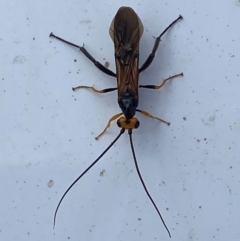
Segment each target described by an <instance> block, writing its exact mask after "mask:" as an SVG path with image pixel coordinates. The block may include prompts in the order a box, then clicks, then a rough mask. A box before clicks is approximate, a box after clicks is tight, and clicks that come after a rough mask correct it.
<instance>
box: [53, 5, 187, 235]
mask: <svg viewBox="0 0 240 241" xmlns="http://www.w3.org/2000/svg"><path fill="white" fill-rule="evenodd" d="M179 19H182V16H179V17H178V18H177V19H176V20H175V21H173V22H172V23H171V24H170V25H169V26H168V27H167V28H166V29H165V30H164V31H163V32H162V33H161V34H160V35H159V36H158V37H157V38H156V40H155V43H154V46H153V49H152V52H151V54H150V55H149V56H148V58H147V60H146V61H145V62H144V64H143V65H142V66H141V67H140V68H139V42H140V38H141V36H142V34H143V25H142V22H141V20H140V18H139V17H138V15H137V14H136V13H135V12H134V10H133V9H132V8H130V7H121V8H120V9H119V10H118V12H117V13H116V15H115V17H114V19H113V20H112V23H111V26H110V29H109V33H110V36H111V38H112V40H113V42H114V49H115V64H116V74H115V73H114V72H112V71H111V70H109V69H107V68H106V67H104V66H103V65H102V64H100V63H99V62H98V61H96V60H95V59H94V58H93V57H92V55H91V54H90V53H89V52H88V51H87V50H86V49H85V48H84V46H82V47H81V46H78V45H76V44H73V43H70V42H68V41H66V40H64V39H62V38H60V37H57V36H56V35H54V34H53V33H51V34H50V37H55V38H57V39H59V40H61V41H63V42H65V43H67V44H69V45H72V46H74V47H77V48H78V49H80V51H81V52H82V53H83V54H84V55H85V56H86V57H87V58H88V59H89V60H91V61H92V62H93V63H94V65H95V66H96V67H97V68H98V69H100V70H101V71H102V72H104V73H106V74H108V75H110V76H113V77H116V78H117V88H108V89H103V90H97V89H95V88H94V87H90V86H77V87H74V88H73V90H76V89H80V88H89V89H91V90H93V91H94V92H97V93H107V92H110V91H115V90H117V91H118V104H119V106H120V108H121V110H122V112H121V113H119V114H116V115H114V116H113V117H111V118H110V120H109V121H108V124H107V126H106V128H105V129H104V130H103V131H102V132H101V133H100V134H99V135H98V136H97V137H96V139H98V138H99V137H100V136H102V135H103V133H104V132H105V131H106V130H107V128H108V127H109V126H110V123H111V122H112V121H114V120H116V119H118V120H117V124H118V126H119V127H120V128H121V131H120V133H119V135H118V136H117V137H116V138H115V140H114V141H113V142H112V143H111V144H110V145H109V146H108V147H107V148H106V150H105V151H104V152H103V153H102V154H101V155H100V156H99V157H98V158H97V159H96V160H95V161H94V162H93V163H92V164H91V165H90V166H89V167H88V168H87V169H86V170H85V171H84V172H83V173H82V174H81V175H80V176H79V177H78V178H77V179H76V180H75V181H74V182H73V183H72V184H71V185H70V187H69V188H68V189H67V190H66V191H65V193H64V194H63V196H62V198H61V199H60V201H59V203H58V206H57V208H56V211H55V215H54V225H55V221H56V214H57V211H58V208H59V206H60V204H61V202H62V200H63V198H64V197H65V195H66V194H67V193H68V191H69V190H70V189H71V188H72V187H73V185H74V184H75V183H76V182H77V181H78V180H79V179H80V178H81V177H82V176H83V175H85V173H86V172H87V171H88V170H89V169H91V168H92V167H93V166H94V165H95V164H96V163H97V162H98V161H99V160H100V159H101V158H102V156H103V155H104V154H105V153H106V152H107V151H108V150H109V149H110V148H111V147H112V146H113V145H114V143H116V142H117V140H118V139H119V137H120V136H121V135H122V134H123V133H124V131H125V130H128V133H129V138H130V145H131V150H132V154H133V159H134V162H135V166H136V169H137V173H138V176H139V178H140V181H141V183H142V185H143V187H144V190H145V192H146V193H147V195H148V197H149V199H150V200H151V202H152V204H153V206H154V207H155V209H156V211H157V213H158V215H159V217H160V219H161V220H162V222H163V225H164V226H165V228H166V230H167V232H168V234H169V236H170V237H171V235H170V232H169V230H168V228H167V226H166V224H165V222H164V220H163V218H162V215H161V213H160V211H159V209H158V208H157V206H156V204H155V202H154V201H153V199H152V197H151V195H150V194H149V192H148V190H147V187H146V185H145V183H144V181H143V179H142V176H141V173H140V170H139V167H138V164H137V159H136V155H135V151H134V147H133V141H132V129H136V128H138V127H139V125H140V123H139V121H138V119H137V118H136V117H134V116H135V114H136V112H139V113H141V114H143V115H145V116H147V117H150V118H152V119H157V120H159V121H161V122H164V123H166V124H168V125H169V124H170V123H169V122H167V121H165V120H163V119H160V118H158V117H155V116H153V115H151V114H150V113H148V112H146V111H143V110H139V109H137V106H138V88H148V89H160V88H161V87H162V86H164V84H165V83H166V82H167V81H168V80H170V79H173V78H175V77H178V76H182V75H183V74H182V73H180V74H177V75H174V76H171V77H169V78H167V79H165V80H163V82H162V83H161V84H160V85H139V83H138V80H139V73H141V72H142V71H143V70H145V69H147V68H148V67H149V65H150V64H151V63H152V61H153V59H154V57H155V53H156V51H157V48H158V45H159V43H160V40H161V37H162V36H163V35H164V33H165V32H166V31H167V30H168V29H169V28H170V27H171V26H173V25H174V24H175V23H176V22H177V21H178V20H179Z"/></svg>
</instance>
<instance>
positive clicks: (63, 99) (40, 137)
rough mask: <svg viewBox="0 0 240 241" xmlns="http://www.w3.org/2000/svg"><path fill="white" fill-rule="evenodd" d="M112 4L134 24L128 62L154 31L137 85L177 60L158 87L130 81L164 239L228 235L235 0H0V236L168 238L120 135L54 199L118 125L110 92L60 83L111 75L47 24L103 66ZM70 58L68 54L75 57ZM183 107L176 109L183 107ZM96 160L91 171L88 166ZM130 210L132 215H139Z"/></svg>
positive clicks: (235, 173)
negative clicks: (135, 19) (136, 31)
mask: <svg viewBox="0 0 240 241" xmlns="http://www.w3.org/2000/svg"><path fill="white" fill-rule="evenodd" d="M120 6H131V7H132V8H133V9H134V10H135V11H136V12H137V13H138V15H139V17H140V18H141V20H142V22H143V24H144V28H145V31H144V34H143V37H142V39H141V55H140V62H141V63H143V61H144V60H145V59H146V57H147V56H148V54H149V53H150V51H151V49H152V46H153V43H154V39H153V36H157V35H158V34H160V33H161V32H162V31H163V30H164V28H165V27H166V26H167V25H168V24H169V23H170V22H171V21H173V20H174V19H175V18H176V17H177V16H178V15H179V14H182V16H183V17H184V20H183V21H179V23H178V24H176V25H175V26H174V27H173V28H172V29H171V30H170V31H169V32H168V33H167V34H166V35H165V36H164V37H163V38H162V42H161V44H160V46H159V49H158V51H157V54H156V58H155V60H154V62H153V63H152V65H151V67H149V69H147V70H146V71H145V72H143V73H142V74H141V76H140V83H141V84H154V83H156V84H158V83H160V81H161V79H162V78H166V77H168V76H170V75H173V74H176V73H179V72H181V71H183V72H184V77H183V78H178V79H175V80H173V81H171V82H169V83H168V84H167V85H166V86H164V88H162V89H161V90H159V91H153V90H144V89H141V90H140V105H139V108H140V109H143V110H147V111H149V112H151V113H152V114H153V115H157V116H159V117H161V118H164V119H166V120H169V121H170V122H171V126H169V127H168V126H166V125H164V124H162V123H159V122H157V121H154V120H151V119H148V118H145V117H143V116H140V115H139V120H140V122H141V126H140V128H139V129H138V130H136V131H134V132H133V138H134V144H135V151H136V155H137V158H138V162H139V166H140V169H141V171H142V175H143V177H144V180H145V182H146V185H147V186H148V188H149V191H150V193H151V194H152V196H153V198H154V200H155V201H156V203H157V205H158V207H159V208H160V210H161V212H162V215H163V217H164V219H165V222H166V223H167V225H168V227H169V229H170V231H171V234H172V239H171V240H173V241H175V240H182V241H185V240H188V241H190V240H191V241H192V240H205V241H209V240H218V241H226V240H231V241H238V240H239V239H240V235H239V227H240V218H239V217H240V207H239V203H240V194H239V182H240V177H239V172H240V163H239V159H240V152H239V148H240V147H239V145H240V144H239V143H240V109H239V103H240V95H239V91H240V80H239V74H240V68H239V63H240V51H239V46H240V24H239V23H240V2H239V1H236V0H232V1H225V0H213V1H207V0H204V1H186V0H179V1H154V2H153V1H152V2H151V4H150V3H149V1H146V0H144V1H121V2H119V1H116V2H113V1H92V0H89V1H84V0H82V1H80V0H78V1H76V0H72V1H61V0H60V1H57V0H52V1H46V0H42V1H30V0H26V1H23V0H18V1H16V0H15V1H1V3H0V9H1V14H0V26H1V28H0V29H1V32H0V49H1V56H2V57H1V58H0V66H1V67H0V69H1V72H0V110H1V111H0V120H1V122H0V153H1V154H0V155H1V156H0V193H1V197H0V217H1V218H0V239H1V240H4V241H7V240H8V241H10V240H11V241H13V240H19V241H23V240H24V241H26V240H34V241H37V240H41V241H42V240H44V241H53V240H58V241H60V240H83V241H87V240H91V241H93V240H94V241H95V240H99V241H100V240H104V241H107V240H111V241H112V240H115V241H118V240H124V241H126V240H138V241H139V240H170V239H169V238H168V235H167V232H166V231H165V229H164V227H163V225H162V224H161V222H160V220H159V217H158V216H157V214H156V212H155V210H154V208H153V207H152V204H151V203H150V201H149V200H148V198H147V196H146V194H145V193H144V190H143V188H142V186H141V183H140V181H139V180H138V176H137V174H136V171H135V168H134V164H133V160H132V154H131V151H130V145H129V141H128V136H127V135H126V134H125V135H124V136H123V137H122V138H121V139H120V140H119V141H118V143H117V144H116V145H115V146H114V147H113V148H112V149H111V150H110V151H109V153H108V154H106V156H104V158H102V160H101V161H100V162H99V163H98V164H97V166H95V167H94V168H93V169H92V170H91V171H90V172H89V173H88V174H87V175H86V176H84V178H83V179H82V180H81V181H80V182H79V183H78V184H77V185H76V186H75V187H74V188H73V189H72V190H71V192H70V193H69V194H68V195H67V196H66V198H65V200H64V201H63V203H62V206H61V207H60V209H59V213H58V216H57V223H56V228H55V230H53V229H52V225H53V214H54V211H55V208H56V205H57V203H58V201H59V199H60V197H61V195H62V194H63V192H64V191H65V190H66V188H67V187H68V186H69V184H70V183H71V182H72V181H73V180H74V179H75V178H76V177H77V176H78V175H79V174H80V173H81V172H82V171H83V170H84V169H85V168H86V167H87V166H88V165H89V164H90V163H91V162H92V161H93V160H94V159H95V158H96V157H97V156H98V155H99V154H100V153H101V152H102V151H103V150H104V149H105V148H106V146H107V145H108V144H109V143H110V142H111V141H112V140H113V139H114V138H115V136H116V135H117V133H118V132H119V129H118V127H117V126H116V124H113V125H112V126H111V128H110V129H109V130H108V131H107V133H106V134H105V136H103V137H102V138H101V139H100V140H99V141H95V139H94V136H95V135H97V134H98V133H99V132H100V131H101V130H102V129H103V128H104V126H105V125H106V123H107V121H108V119H109V118H110V117H111V116H112V115H114V114H116V113H118V112H119V107H118V104H117V96H116V93H108V94H105V95H97V94H95V93H92V92H91V91H87V90H80V91H77V92H72V90H71V87H72V86H76V85H80V84H82V85H94V86H96V87H97V88H100V89H102V88H109V87H115V86H116V81H115V79H114V78H112V77H109V76H106V75H104V74H103V73H101V72H100V71H99V70H98V69H96V68H95V67H94V65H93V64H92V63H91V62H90V61H88V60H87V59H86V58H85V56H84V55H83V54H81V53H80V52H79V51H78V50H76V49H74V48H72V47H69V46H67V45H66V44H63V43H61V42H59V41H57V40H55V39H50V38H49V37H48V35H49V33H50V32H52V31H53V32H54V33H55V34H57V35H59V36H62V37H63V38H65V39H68V40H69V41H72V42H74V43H76V44H79V45H81V44H82V43H84V44H85V47H86V48H87V49H88V51H89V52H90V53H91V54H92V55H93V56H94V57H95V58H96V59H97V60H98V61H100V62H101V63H105V62H106V61H108V62H109V63H110V66H109V68H110V69H111V70H113V71H115V66H114V55H113V54H114V51H113V44H112V41H111V39H110V37H109V35H108V29H109V25H110V23H111V21H112V18H113V16H114V15H115V13H116V11H117V10H118V8H119V7H120ZM74 60H75V61H76V62H75V61H74ZM184 117H186V120H184V119H183V118H184ZM102 171H103V173H104V175H101V172H102ZM139 219H140V220H139Z"/></svg>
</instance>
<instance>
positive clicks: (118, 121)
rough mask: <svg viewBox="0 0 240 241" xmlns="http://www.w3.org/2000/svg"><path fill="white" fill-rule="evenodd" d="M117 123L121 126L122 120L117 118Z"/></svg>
mask: <svg viewBox="0 0 240 241" xmlns="http://www.w3.org/2000/svg"><path fill="white" fill-rule="evenodd" d="M117 125H118V127H120V128H121V122H120V119H118V120H117Z"/></svg>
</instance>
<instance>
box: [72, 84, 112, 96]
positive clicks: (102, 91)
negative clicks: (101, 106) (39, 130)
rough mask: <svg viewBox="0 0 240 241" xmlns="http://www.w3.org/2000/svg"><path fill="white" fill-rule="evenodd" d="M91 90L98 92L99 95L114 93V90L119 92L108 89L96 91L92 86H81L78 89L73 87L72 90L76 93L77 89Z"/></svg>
mask: <svg viewBox="0 0 240 241" xmlns="http://www.w3.org/2000/svg"><path fill="white" fill-rule="evenodd" d="M82 88H84V89H91V90H93V91H94V92H97V93H99V94H103V93H107V92H111V91H114V90H117V88H108V89H103V90H97V89H95V88H94V87H91V86H84V85H81V86H77V87H73V88H72V90H73V91H75V90H77V89H82Z"/></svg>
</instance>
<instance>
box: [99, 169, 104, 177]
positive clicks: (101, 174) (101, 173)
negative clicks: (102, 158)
mask: <svg viewBox="0 0 240 241" xmlns="http://www.w3.org/2000/svg"><path fill="white" fill-rule="evenodd" d="M104 173H105V170H104V169H103V170H102V171H101V172H100V176H101V177H102V176H104Z"/></svg>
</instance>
